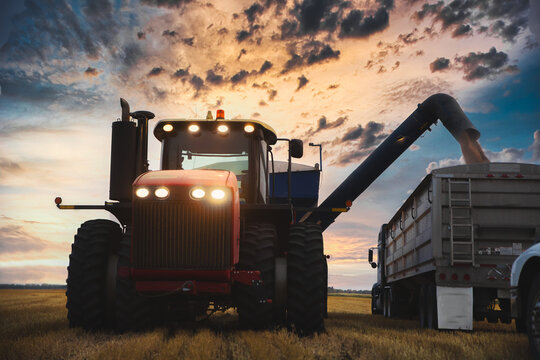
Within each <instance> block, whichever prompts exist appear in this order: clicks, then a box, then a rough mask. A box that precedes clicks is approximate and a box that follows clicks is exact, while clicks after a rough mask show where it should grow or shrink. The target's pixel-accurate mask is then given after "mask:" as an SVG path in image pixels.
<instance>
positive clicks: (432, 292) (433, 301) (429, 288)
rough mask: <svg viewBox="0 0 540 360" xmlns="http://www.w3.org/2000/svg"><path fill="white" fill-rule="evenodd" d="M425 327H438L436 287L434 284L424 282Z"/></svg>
mask: <svg viewBox="0 0 540 360" xmlns="http://www.w3.org/2000/svg"><path fill="white" fill-rule="evenodd" d="M425 291H426V297H425V298H426V328H428V329H438V328H439V326H438V324H437V288H436V286H435V284H433V283H429V284H426V290H425Z"/></svg>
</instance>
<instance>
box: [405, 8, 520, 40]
mask: <svg viewBox="0 0 540 360" xmlns="http://www.w3.org/2000/svg"><path fill="white" fill-rule="evenodd" d="M528 7H529V1H528V0H492V1H487V0H480V1H477V0H455V1H451V2H448V3H446V4H445V3H444V2H443V1H438V2H437V3H433V4H429V3H425V4H424V5H423V6H422V8H421V9H420V10H418V11H417V12H415V13H414V15H413V18H414V19H416V20H417V21H422V20H423V19H424V18H426V17H433V19H434V21H435V22H438V23H440V24H441V26H442V31H443V32H444V31H452V36H453V37H460V36H464V35H469V34H471V33H472V31H473V29H472V26H471V25H470V24H473V25H476V27H477V30H478V32H485V31H486V30H487V27H486V26H485V25H483V24H482V21H483V20H484V18H487V19H488V20H487V21H485V22H484V23H486V22H487V23H490V24H493V25H492V26H491V33H492V35H495V36H499V37H500V38H502V39H503V40H504V41H507V42H515V40H516V37H517V36H518V35H519V33H520V32H521V31H522V30H523V29H525V27H526V26H527V22H528V20H527V17H526V14H525V11H526V10H527V9H528Z"/></svg>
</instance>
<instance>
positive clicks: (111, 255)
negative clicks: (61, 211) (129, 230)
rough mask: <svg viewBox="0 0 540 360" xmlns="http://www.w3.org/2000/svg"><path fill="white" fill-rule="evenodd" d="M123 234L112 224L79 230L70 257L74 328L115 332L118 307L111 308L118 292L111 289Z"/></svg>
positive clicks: (90, 223) (105, 222)
mask: <svg viewBox="0 0 540 360" xmlns="http://www.w3.org/2000/svg"><path fill="white" fill-rule="evenodd" d="M121 234H122V230H121V229H120V227H119V226H118V224H117V223H115V222H113V221H110V220H103V219H99V220H90V221H86V222H85V223H83V224H82V225H81V227H80V228H79V229H78V230H77V234H76V235H75V240H74V242H73V244H72V246H71V254H70V255H69V266H68V268H67V269H68V277H67V280H66V282H67V288H66V297H67V302H66V308H67V309H68V320H69V326H70V327H82V328H83V329H85V330H100V329H106V328H112V327H113V324H114V315H113V312H114V307H112V306H110V303H111V301H112V300H113V299H112V298H113V297H114V295H115V294H114V293H115V290H114V288H113V289H111V288H110V287H108V286H107V277H108V276H115V275H116V274H115V272H114V270H115V269H114V268H115V264H113V265H114V266H113V274H109V272H110V271H108V270H109V268H110V263H111V262H114V261H115V259H116V252H117V247H118V243H119V242H120V237H121Z"/></svg>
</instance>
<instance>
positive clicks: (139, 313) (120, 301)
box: [115, 228, 156, 332]
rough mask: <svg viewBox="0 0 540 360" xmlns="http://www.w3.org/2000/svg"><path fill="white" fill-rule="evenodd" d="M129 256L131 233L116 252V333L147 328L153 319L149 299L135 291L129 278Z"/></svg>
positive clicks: (127, 234) (129, 232) (133, 282)
mask: <svg viewBox="0 0 540 360" xmlns="http://www.w3.org/2000/svg"><path fill="white" fill-rule="evenodd" d="M130 254H131V231H130V229H129V228H128V229H127V230H126V233H125V234H124V235H123V236H122V240H121V242H120V249H119V252H118V276H117V278H116V318H115V320H116V323H115V330H116V331H117V332H124V331H129V330H132V331H137V330H143V329H145V328H148V327H149V326H150V325H151V324H152V321H155V320H156V319H155V317H153V316H152V314H151V313H150V311H151V309H152V307H151V306H150V305H151V304H150V303H149V299H148V298H145V297H143V296H141V295H140V294H139V293H138V292H137V290H136V289H135V281H133V280H132V279H131V278H130V277H129V266H130Z"/></svg>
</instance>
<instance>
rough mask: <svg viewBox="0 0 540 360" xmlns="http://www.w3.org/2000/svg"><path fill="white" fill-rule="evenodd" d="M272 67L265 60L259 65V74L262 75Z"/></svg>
mask: <svg viewBox="0 0 540 360" xmlns="http://www.w3.org/2000/svg"><path fill="white" fill-rule="evenodd" d="M272 66H273V64H272V63H271V62H270V61H268V60H265V61H264V63H263V64H262V65H261V68H260V69H259V74H261V75H262V74H264V73H265V72H267V71H268V70H270V69H271V68H272Z"/></svg>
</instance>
